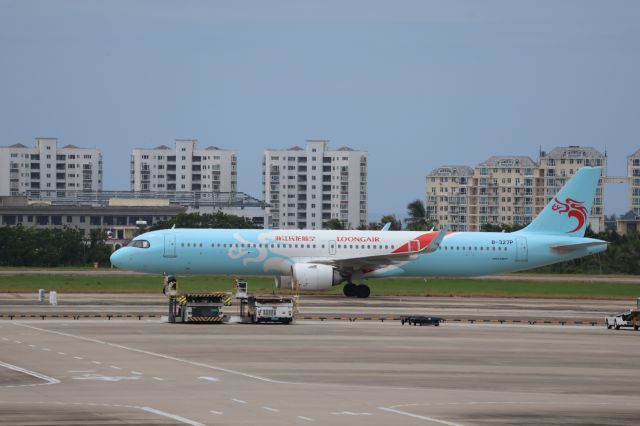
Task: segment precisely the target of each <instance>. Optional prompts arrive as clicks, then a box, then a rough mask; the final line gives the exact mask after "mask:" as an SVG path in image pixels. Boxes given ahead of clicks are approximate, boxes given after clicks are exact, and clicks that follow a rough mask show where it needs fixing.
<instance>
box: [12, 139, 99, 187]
mask: <svg viewBox="0 0 640 426" xmlns="http://www.w3.org/2000/svg"><path fill="white" fill-rule="evenodd" d="M101 190H102V154H101V153H100V151H99V150H97V149H90V148H78V147H77V146H75V145H65V146H63V147H62V148H58V139H56V138H36V141H35V147H34V148H28V147H27V146H25V145H23V144H20V143H18V144H15V145H11V146H3V147H0V196H3V195H13V196H16V195H30V196H35V197H36V198H37V197H39V196H41V195H43V196H46V197H56V196H60V197H64V196H65V193H66V191H82V192H91V191H101Z"/></svg>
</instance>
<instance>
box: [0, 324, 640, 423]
mask: <svg viewBox="0 0 640 426" xmlns="http://www.w3.org/2000/svg"><path fill="white" fill-rule="evenodd" d="M639 350H640V334H639V333H638V332H634V331H623V330H620V331H610V330H607V329H605V328H604V327H560V326H506V325H458V324H444V325H442V326H440V327H410V326H401V325H400V324H399V323H397V322H391V323H390V322H385V323H374V322H364V321H362V322H354V323H351V322H323V323H320V322H313V321H301V322H299V323H297V324H294V325H288V326H287V325H240V324H228V325H184V324H182V325H180V324H175V325H171V324H163V323H159V322H157V321H124V320H120V321H104V320H102V321H100V320H99V321H55V320H51V321H1V322H0V361H1V364H0V424H11V425H31V424H54V425H68V424H83V425H85V424H86V425H104V424H121V423H127V424H136V425H141V424H145V425H146V424H190V425H200V424H203V425H218V424H224V425H253V424H265V425H283V424H287V425H288V424H332V425H333V424H341V425H342V424H344V425H390V424H394V425H449V426H457V425H465V426H468V425H507V424H508V425H556V424H565V425H636V424H638V419H639V418H640V396H639V395H638V392H637V384H638V383H639V381H640V369H639V368H638V361H637V353H638V351H639Z"/></svg>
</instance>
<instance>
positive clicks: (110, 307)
mask: <svg viewBox="0 0 640 426" xmlns="http://www.w3.org/2000/svg"><path fill="white" fill-rule="evenodd" d="M299 300H300V304H299V308H300V315H302V316H316V317H317V316H328V317H332V316H336V315H337V316H371V317H375V316H385V317H398V316H401V315H432V316H440V317H443V318H446V319H454V318H465V319H471V318H473V319H480V320H482V319H490V320H502V319H506V320H508V319H519V320H525V321H526V320H535V321H544V320H556V321H558V320H562V321H588V322H593V321H595V322H599V323H602V322H603V320H604V317H605V316H606V315H609V314H612V313H618V312H622V311H624V310H626V309H629V308H632V307H636V301H635V300H578V299H523V298H490V297H418V296H409V297H391V296H388V297H385V296H376V297H371V298H368V299H347V298H345V297H343V296H341V295H340V296H332V295H322V296H321V295H305V294H303V295H301V296H300V299H299ZM234 303H236V304H237V302H236V301H234ZM0 307H1V309H0V319H6V318H7V316H8V315H36V316H39V315H48V316H53V315H65V314H67V315H74V314H77V315H94V314H100V315H103V316H104V315H107V314H113V315H117V314H132V315H155V316H156V317H159V316H160V315H166V313H167V310H168V308H167V298H166V297H164V296H163V295H162V294H161V293H160V292H158V293H156V294H72V293H71V294H66V293H58V305H57V306H51V305H48V304H46V303H45V304H40V303H38V300H37V294H36V293H0ZM237 309H238V308H237V307H231V308H229V310H228V312H230V313H232V314H233V313H237V312H236V311H237ZM18 319H19V317H18Z"/></svg>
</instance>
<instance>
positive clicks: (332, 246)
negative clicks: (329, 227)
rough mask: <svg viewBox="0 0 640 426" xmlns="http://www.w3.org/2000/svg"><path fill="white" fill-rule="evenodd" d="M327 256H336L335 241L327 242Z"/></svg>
mask: <svg viewBox="0 0 640 426" xmlns="http://www.w3.org/2000/svg"><path fill="white" fill-rule="evenodd" d="M329 254H330V255H334V254H336V242H335V241H329Z"/></svg>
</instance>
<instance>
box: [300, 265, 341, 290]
mask: <svg viewBox="0 0 640 426" xmlns="http://www.w3.org/2000/svg"><path fill="white" fill-rule="evenodd" d="M291 273H292V275H293V282H294V283H296V284H297V286H298V288H299V289H300V290H329V289H330V288H331V286H334V285H336V284H339V283H340V282H341V281H342V276H341V275H340V273H339V272H338V271H336V270H335V269H333V267H332V266H329V265H319V264H317V263H296V264H294V265H293V266H292V267H291Z"/></svg>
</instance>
